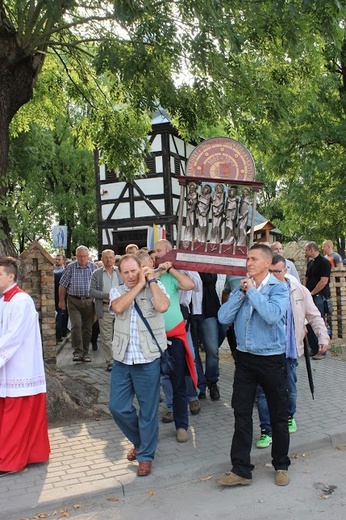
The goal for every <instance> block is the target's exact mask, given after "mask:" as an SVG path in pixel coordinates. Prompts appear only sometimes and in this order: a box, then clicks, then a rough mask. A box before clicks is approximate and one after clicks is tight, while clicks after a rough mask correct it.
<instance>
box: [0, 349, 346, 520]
mask: <svg viewBox="0 0 346 520" xmlns="http://www.w3.org/2000/svg"><path fill="white" fill-rule="evenodd" d="M91 356H92V358H93V362H92V363H91V364H80V365H78V364H74V365H73V364H72V361H71V358H72V350H71V346H70V344H69V343H67V344H66V345H65V347H64V349H63V350H62V352H61V353H60V355H59V359H58V364H59V367H60V368H61V369H62V370H64V371H65V372H66V373H68V374H70V375H71V376H72V377H78V378H82V379H84V380H87V381H89V382H90V383H92V384H93V385H94V386H95V387H97V388H98V389H99V391H100V394H99V406H100V407H102V409H104V411H106V412H107V411H108V409H107V402H108V390H109V377H110V375H109V373H107V372H106V371H105V363H104V359H103V355H102V352H100V351H97V352H91ZM233 370H234V365H233V361H232V358H231V356H230V354H229V352H228V350H227V349H224V350H222V352H221V367H220V372H221V376H220V389H221V399H220V401H217V402H212V401H210V399H209V398H208V399H206V400H205V401H202V411H201V413H200V414H199V415H197V416H192V417H191V422H190V437H191V438H190V441H189V442H188V443H186V444H178V443H177V442H176V440H175V431H174V426H173V425H172V424H168V425H164V424H162V423H161V425H160V443H159V447H158V450H157V454H156V458H155V462H154V465H153V473H152V475H150V476H149V477H146V478H138V477H136V463H128V462H127V460H126V459H125V454H126V451H127V450H128V448H129V443H128V441H127V440H126V439H124V437H123V436H122V435H121V433H120V432H119V430H118V429H117V427H116V426H115V424H114V423H113V420H112V419H111V418H109V419H108V418H106V419H104V420H102V421H91V422H85V423H81V424H73V425H69V426H63V427H60V428H52V429H50V440H51V447H52V454H51V460H50V462H49V463H48V464H41V465H33V466H30V467H29V468H28V470H26V471H24V472H22V473H18V474H14V475H11V476H8V477H3V478H0V504H1V508H0V519H1V520H12V519H13V520H19V519H20V518H33V517H34V515H35V514H36V513H40V512H43V513H44V512H46V513H47V512H50V513H51V512H54V511H55V510H59V509H60V508H61V507H62V506H63V504H69V505H71V504H72V505H76V504H80V503H81V504H85V503H86V502H88V503H89V501H91V502H93V500H94V497H97V496H104V497H108V498H112V497H115V498H122V497H123V496H124V494H125V496H128V495H129V494H130V495H131V496H136V497H139V498H138V500H139V502H136V503H138V504H141V507H142V505H143V512H144V511H145V509H144V505H145V504H146V503H147V502H148V501H149V502H148V503H149V504H150V503H152V501H151V502H150V500H149V499H150V498H152V497H150V491H155V490H157V489H161V490H162V491H161V493H166V491H164V490H167V489H168V488H169V490H170V491H169V495H170V496H172V501H176V502H177V503H178V502H179V501H180V499H181V497H182V496H184V494H185V493H187V490H188V489H190V492H191V493H192V491H193V490H194V489H195V485H196V484H195V483H196V482H197V483H199V482H200V481H199V479H200V478H203V477H206V476H210V475H213V476H217V475H219V474H220V473H222V472H224V471H227V470H228V469H229V467H230V463H229V447H230V440H231V435H232V432H233V415H232V410H231V406H230V398H231V389H232V380H233ZM345 372H346V364H345V362H343V361H341V360H339V359H336V358H332V357H329V358H327V359H325V360H323V361H316V362H313V374H314V380H315V387H316V391H315V400H314V401H313V400H312V399H311V395H310V391H309V388H308V383H307V377H306V370H305V366H304V361H302V362H301V363H300V366H299V367H298V380H299V381H298V412H297V414H296V420H297V424H298V431H297V432H296V433H295V434H294V435H292V436H291V449H290V454H291V457H292V460H293V461H299V460H300V457H301V456H302V454H303V453H305V454H306V453H309V452H310V451H311V450H314V449H317V448H325V449H326V450H327V451H328V452H330V453H334V451H333V450H331V447H333V446H338V447H342V446H343V445H344V444H346V404H345V395H346V377H345ZM164 412H165V409H164V404H163V403H161V405H160V415H163V414H164ZM254 424H255V433H256V434H258V433H259V428H258V429H256V425H258V419H257V411H255V412H254ZM336 453H338V454H342V455H344V452H343V450H338V451H337V452H336ZM296 456H297V457H298V458H297V459H296ZM252 458H253V462H254V463H255V464H256V467H258V466H260V467H264V469H263V470H260V471H259V479H258V481H259V482H258V484H257V483H256V485H255V482H254V484H253V485H252V486H251V487H250V488H249V489H251V493H250V494H248V495H245V494H243V495H240V496H241V497H245V496H247V498H246V500H243V506H244V507H245V505H246V504H247V503H248V499H249V496H251V497H253V496H254V495H253V494H252V493H253V492H252V490H256V489H259V488H260V486H265V487H266V486H269V489H270V490H271V491H270V492H269V493H273V497H277V496H280V497H281V496H284V497H286V499H285V500H286V502H287V503H286V507H290V501H291V500H292V495H293V494H292V491H288V492H287V491H285V492H282V490H281V488H280V490H279V489H278V488H277V487H276V486H272V483H271V480H272V476H271V475H270V474H269V473H270V472H269V470H268V469H267V468H266V466H265V465H266V464H268V463H270V451H269V450H258V449H256V448H254V449H253V453H252ZM328 460H329V459H328ZM322 470H323V468H322ZM255 473H256V472H255ZM345 473H346V470H345V471H344V477H345ZM294 477H295V470H294V464H293V468H292V484H291V485H290V486H289V488H283V489H289V490H292V489H295V487H296V484H295V483H294ZM312 479H313V481H314V482H318V481H319V480H321V475H320V474H316V475H313V476H312ZM212 482H214V480H213V479H211V481H206V482H205V483H203V484H204V485H205V487H206V488H207V489H208V493H210V492H211V490H212V489H214V488H213V485H214V486H215V483H214V484H213V483H212ZM181 484H183V486H182V487H180V485H181ZM198 485H199V486H200V485H201V484H200V483H199V484H198ZM175 486H178V487H176V488H175ZM298 487H299V486H298ZM174 489H176V491H174ZM230 491H231V493H234V492H236V493H239V492H240V491H244V490H227V494H226V491H223V492H222V493H221V492H220V490H216V489H215V493H219V495H217V496H219V497H224V496H228V493H229V492H230ZM167 492H168V491H167ZM254 493H255V491H254ZM280 493H282V494H280ZM155 496H156V494H155ZM159 496H161V495H159ZM196 496H198V493H197V495H196ZM232 496H233V495H231V494H230V499H229V500H230V505H231V504H232V501H233V499H232ZM269 496H270V495H269ZM288 496H289V497H290V500H287V497H288ZM294 496H295V493H294ZM202 498H203V497H202ZM196 500H197V498H196ZM203 500H204V498H203ZM203 500H202V504H203V503H204V502H203ZM275 500H276V498H275ZM321 500H322V499H321ZM141 501H142V502H141ZM250 502H251V504H252V507H257V506H256V502H255V501H253V499H252V498H251V499H250ZM107 503H108V501H107ZM278 504H279V502H278ZM280 507H281V506H280ZM156 508H157V509H158V510H159V505H157V506H155V508H154V509H156ZM137 512H138V510H137ZM202 512H203V514H207V513H208V514H209V511H204V506H203V507H202V509H201V510H198V512H196V515H198V518H212V517H211V516H210V517H208V516H204V517H203V516H200V515H201V514H202ZM345 512H346V509H345ZM74 513H75V514H78V510H75V512H74ZM95 514H98V513H95ZM107 514H108V513H107ZM161 514H162V512H161ZM225 514H226V513H225ZM237 514H238V513H237ZM165 515H166V516H167V515H171V516H167V518H173V519H176V518H177V519H178V518H179V519H180V518H188V517H187V516H186V517H185V516H184V517H182V516H180V515H178V516H176V515H177V514H176V513H175V511H174V509H172V507H171V506H170V503H168V508H167V510H166V513H165ZM172 515H173V516H172ZM174 515H175V516H174ZM196 515H194V518H195V517H197V516H196ZM239 515H240V513H239ZM141 516H142V517H143V518H154V517H152V516H150V515H149V516H147V515H146V514H145V516H144V515H142V514H141ZM161 517H162V516H161ZM345 517H346V515H345V516H344V518H345ZM53 518H54V517H53ZM85 518H88V517H85ZM90 518H95V519H97V518H101V517H98V516H90ZM102 518H107V517H102ZM109 518H118V517H117V516H110V517H109ZM119 518H132V517H131V516H128V517H127V516H124V517H119ZM191 518H192V516H191ZM220 518H222V516H220ZM224 518H227V516H224ZM234 518H239V519H240V518H243V517H242V516H238V517H237V516H234ZM247 518H251V517H249V516H247ZM253 518H259V519H260V518H262V517H261V516H259V517H253ZM263 518H265V517H263ZM310 518H311V517H309V519H310ZM335 518H338V517H336V516H335Z"/></svg>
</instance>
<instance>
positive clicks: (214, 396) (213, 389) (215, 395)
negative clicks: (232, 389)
mask: <svg viewBox="0 0 346 520" xmlns="http://www.w3.org/2000/svg"><path fill="white" fill-rule="evenodd" d="M208 388H209V392H210V399H211V400H212V401H217V400H218V399H220V392H219V388H218V386H217V384H216V383H211V385H208Z"/></svg>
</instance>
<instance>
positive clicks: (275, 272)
mask: <svg viewBox="0 0 346 520" xmlns="http://www.w3.org/2000/svg"><path fill="white" fill-rule="evenodd" d="M282 271H284V269H281V270H280V271H278V270H276V271H270V272H271V273H273V274H280V273H282Z"/></svg>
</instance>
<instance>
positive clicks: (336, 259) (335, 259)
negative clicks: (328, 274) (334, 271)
mask: <svg viewBox="0 0 346 520" xmlns="http://www.w3.org/2000/svg"><path fill="white" fill-rule="evenodd" d="M325 258H326V259H327V260H329V262H330V264H331V266H332V267H336V266H337V265H338V264H340V263H342V258H341V256H340V255H339V253H331V254H330V255H326V256H325Z"/></svg>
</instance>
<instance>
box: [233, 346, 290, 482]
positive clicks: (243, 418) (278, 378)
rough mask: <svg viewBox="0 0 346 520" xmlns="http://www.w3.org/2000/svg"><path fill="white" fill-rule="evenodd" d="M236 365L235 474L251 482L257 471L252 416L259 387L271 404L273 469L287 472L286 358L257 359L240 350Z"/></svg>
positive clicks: (268, 357)
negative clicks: (252, 451) (254, 462)
mask: <svg viewBox="0 0 346 520" xmlns="http://www.w3.org/2000/svg"><path fill="white" fill-rule="evenodd" d="M235 363H236V368H235V374H234V384H233V397H232V404H233V408H234V417H235V425H234V428H235V429H234V435H233V440H232V447H231V460H232V465H233V468H232V471H233V472H234V473H236V474H237V475H239V476H241V477H244V478H251V472H252V470H253V468H254V466H253V465H252V464H251V462H250V452H251V447H252V435H253V424H252V414H253V407H254V403H255V397H256V388H257V385H258V384H260V385H261V386H262V388H263V390H264V393H265V395H266V397H267V401H268V407H269V412H270V421H271V425H272V431H273V443H272V463H273V466H274V468H275V469H276V470H278V469H283V470H287V468H288V466H289V465H290V459H289V458H288V448H289V433H288V421H287V399H288V392H287V382H286V361H285V355H284V354H280V355H276V356H255V355H253V354H248V353H245V352H240V351H239V350H237V351H236V352H235Z"/></svg>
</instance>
